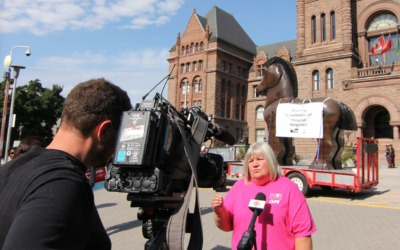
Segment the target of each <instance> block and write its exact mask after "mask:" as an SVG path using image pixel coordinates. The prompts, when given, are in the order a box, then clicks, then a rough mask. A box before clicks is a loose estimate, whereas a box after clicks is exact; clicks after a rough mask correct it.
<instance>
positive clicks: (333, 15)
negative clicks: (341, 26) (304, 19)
mask: <svg viewBox="0 0 400 250" xmlns="http://www.w3.org/2000/svg"><path fill="white" fill-rule="evenodd" d="M330 18H331V30H330V31H331V40H335V39H336V13H335V11H331V14H330Z"/></svg>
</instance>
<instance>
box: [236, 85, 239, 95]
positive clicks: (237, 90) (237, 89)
mask: <svg viewBox="0 0 400 250" xmlns="http://www.w3.org/2000/svg"><path fill="white" fill-rule="evenodd" d="M236 96H240V84H239V83H238V84H237V85H236Z"/></svg>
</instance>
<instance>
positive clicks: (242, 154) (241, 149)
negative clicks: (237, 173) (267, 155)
mask: <svg viewBox="0 0 400 250" xmlns="http://www.w3.org/2000/svg"><path fill="white" fill-rule="evenodd" d="M238 152H239V153H237V154H236V159H237V160H239V161H243V160H244V157H245V156H246V152H247V149H246V147H238Z"/></svg>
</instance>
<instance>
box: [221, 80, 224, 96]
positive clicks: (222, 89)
mask: <svg viewBox="0 0 400 250" xmlns="http://www.w3.org/2000/svg"><path fill="white" fill-rule="evenodd" d="M224 91H225V79H222V83H221V93H222V94H224Z"/></svg>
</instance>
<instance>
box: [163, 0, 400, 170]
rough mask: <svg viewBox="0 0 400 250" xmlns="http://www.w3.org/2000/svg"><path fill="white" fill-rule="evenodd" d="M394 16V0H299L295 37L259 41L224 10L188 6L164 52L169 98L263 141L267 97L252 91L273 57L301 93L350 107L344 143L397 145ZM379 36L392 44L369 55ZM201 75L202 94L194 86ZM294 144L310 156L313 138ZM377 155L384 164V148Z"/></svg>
mask: <svg viewBox="0 0 400 250" xmlns="http://www.w3.org/2000/svg"><path fill="white" fill-rule="evenodd" d="M399 16H400V1H396V0H338V1H329V0H298V1H297V39H296V40H290V41H283V42H280V43H276V44H269V45H264V46H259V47H257V46H256V45H254V43H253V42H252V41H251V38H250V37H248V36H247V34H246V32H245V31H244V30H243V29H242V28H241V27H240V25H239V24H238V23H237V22H236V20H235V19H234V17H233V16H232V15H230V14H228V13H226V12H225V11H223V10H221V9H219V8H218V7H215V6H214V7H213V8H212V9H211V10H210V12H209V13H207V14H206V15H205V16H204V17H202V16H199V15H197V14H196V13H195V11H194V12H193V14H192V16H191V19H190V21H189V23H188V26H187V27H186V30H185V32H184V33H183V35H182V37H181V38H180V35H179V34H178V38H177V42H176V45H175V46H174V47H173V48H172V49H171V51H170V54H171V55H170V58H168V61H169V62H170V67H171V69H172V67H173V65H174V64H175V65H176V68H175V70H174V74H173V76H172V77H171V79H170V81H169V91H168V99H169V100H170V101H171V102H172V103H173V104H174V105H176V106H177V107H183V106H184V104H185V101H184V100H185V97H186V99H187V100H186V102H187V105H188V106H192V105H197V106H201V107H202V108H203V110H205V111H206V113H207V114H213V115H214V119H215V122H216V123H218V124H221V125H222V126H226V127H228V129H229V131H230V132H231V133H232V134H233V135H234V136H236V137H237V138H240V137H241V136H242V134H243V132H242V131H243V129H244V130H245V131H248V140H249V143H254V142H255V141H260V140H264V138H265V137H268V128H267V126H266V123H265V121H264V119H263V116H262V112H263V110H264V104H265V96H258V95H257V93H255V90H254V89H255V86H257V85H258V84H259V82H260V80H261V77H262V75H263V67H264V66H263V64H264V63H265V62H266V61H267V60H268V59H269V58H271V57H273V56H279V57H282V58H284V59H286V60H288V61H290V62H291V63H292V64H293V66H294V68H295V70H296V74H297V77H298V83H299V87H298V90H299V94H298V96H299V98H303V99H310V98H315V97H328V98H332V99H336V100H338V101H341V102H343V103H345V104H347V105H348V106H349V107H350V108H351V109H352V110H353V111H354V113H355V116H356V120H357V131H346V132H345V136H344V138H343V139H344V141H345V143H346V144H347V145H351V144H353V143H354V142H355V140H356V138H357V137H367V138H377V139H379V141H380V147H379V148H380V150H384V145H385V144H393V146H394V148H395V149H396V148H399V149H400V139H399V126H400V113H399V112H400V98H398V97H397V96H399V94H400V62H399V59H400V56H399V55H397V54H396V53H395V47H396V42H397V33H398V30H399V28H400V25H399V23H398V17H399ZM382 36H383V37H384V40H385V41H387V40H388V39H389V37H390V38H391V39H392V41H393V47H392V48H391V50H390V51H388V52H387V53H384V54H382V55H381V54H379V52H378V53H377V54H376V56H374V55H373V54H372V53H371V48H372V46H373V45H374V44H376V41H377V40H378V39H379V38H381V37H382ZM197 43H199V49H198V50H197V45H196V44H197ZM200 44H203V46H204V47H201V45H200ZM192 47H193V48H194V49H193V48H192ZM188 50H189V53H187V52H188ZM200 61H202V65H203V66H202V67H201V69H200V68H199V63H200ZM195 62H197V66H194V65H195ZM188 63H189V67H190V69H188ZM194 67H195V68H194ZM194 69H196V70H194ZM200 79H201V81H202V89H201V92H199V91H198V89H196V80H197V84H198V81H199V80H200ZM186 85H187V86H188V87H186ZM184 86H185V87H184ZM183 88H185V89H183ZM196 90H197V91H196ZM187 91H188V93H186V92H187ZM199 100H200V101H201V105H199V102H198V101H199ZM195 101H197V102H195ZM246 127H248V129H245V128H246ZM295 144H296V152H297V153H298V154H300V155H301V156H303V157H310V158H311V157H313V156H314V155H315V152H316V149H317V142H316V140H312V139H307V140H306V139H296V140H295ZM380 159H381V162H382V163H383V161H384V157H383V152H381V157H380Z"/></svg>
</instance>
